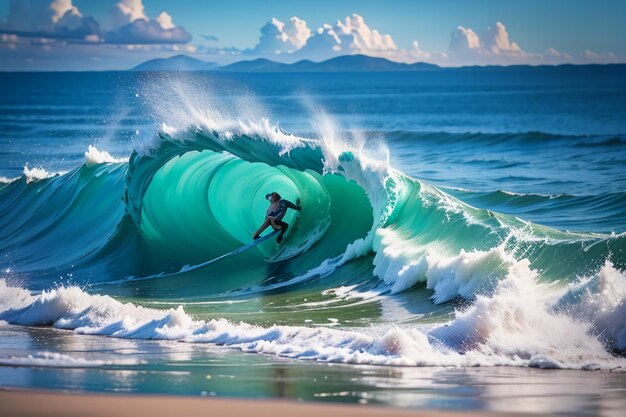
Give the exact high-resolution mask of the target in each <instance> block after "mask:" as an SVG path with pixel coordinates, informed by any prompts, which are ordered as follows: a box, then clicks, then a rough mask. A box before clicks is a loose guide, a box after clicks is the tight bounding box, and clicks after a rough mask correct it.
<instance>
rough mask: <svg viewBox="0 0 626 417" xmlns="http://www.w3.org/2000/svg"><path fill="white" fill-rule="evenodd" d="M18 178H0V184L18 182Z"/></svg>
mask: <svg viewBox="0 0 626 417" xmlns="http://www.w3.org/2000/svg"><path fill="white" fill-rule="evenodd" d="M19 178H20V177H14V178H9V177H0V184H10V183H12V182H13V181H15V180H18V179H19Z"/></svg>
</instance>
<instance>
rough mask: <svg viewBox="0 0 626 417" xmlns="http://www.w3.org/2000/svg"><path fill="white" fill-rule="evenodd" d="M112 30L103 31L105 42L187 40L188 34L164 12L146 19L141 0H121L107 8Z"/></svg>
mask: <svg viewBox="0 0 626 417" xmlns="http://www.w3.org/2000/svg"><path fill="white" fill-rule="evenodd" d="M111 18H112V22H113V23H112V24H113V30H111V31H108V32H106V33H105V34H104V39H105V41H106V42H107V43H120V44H156V43H171V44H176V43H188V42H190V41H191V35H190V34H189V33H188V32H187V31H186V30H185V29H184V28H182V27H179V26H176V25H175V24H174V22H173V20H172V16H170V15H169V14H168V13H167V12H161V14H159V16H158V17H157V18H156V19H150V18H149V17H148V16H146V14H145V12H144V6H143V2H142V0H122V1H120V2H119V3H117V4H115V5H114V6H113V8H112V9H111Z"/></svg>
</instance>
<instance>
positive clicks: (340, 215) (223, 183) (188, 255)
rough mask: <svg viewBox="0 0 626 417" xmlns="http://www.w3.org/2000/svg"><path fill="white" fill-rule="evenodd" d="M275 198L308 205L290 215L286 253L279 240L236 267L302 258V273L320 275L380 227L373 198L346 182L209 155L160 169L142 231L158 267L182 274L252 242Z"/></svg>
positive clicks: (190, 155)
mask: <svg viewBox="0 0 626 417" xmlns="http://www.w3.org/2000/svg"><path fill="white" fill-rule="evenodd" d="M271 191H276V192H278V193H280V194H281V196H282V197H283V198H285V199H288V200H290V201H292V202H295V201H296V200H297V199H300V200H301V205H302V207H303V210H302V212H301V213H297V212H296V211H294V210H288V212H287V214H286V215H285V217H284V220H285V221H286V222H287V223H288V224H290V225H291V226H290V230H289V231H288V233H287V237H286V240H285V242H284V243H283V244H282V245H280V246H279V245H278V244H277V243H276V242H275V241H274V240H273V239H271V240H269V241H266V242H264V243H262V244H260V245H258V246H256V247H254V248H253V249H251V250H249V251H247V252H244V253H242V254H240V255H238V256H237V257H236V262H234V263H233V262H231V264H232V265H229V266H231V267H232V266H234V267H236V268H241V267H243V266H246V265H255V264H256V265H258V264H259V263H267V262H268V261H270V262H271V261H275V260H284V259H289V258H293V257H296V256H297V257H298V258H299V264H300V266H305V265H307V264H308V265H309V266H311V267H314V266H316V263H317V264H319V262H321V261H323V260H324V259H328V258H329V257H333V256H337V255H340V254H341V253H342V252H343V251H344V250H345V248H346V246H347V245H348V244H349V243H351V242H353V241H354V240H356V239H358V238H360V237H363V236H365V235H366V233H367V232H368V231H369V230H370V228H371V226H372V221H373V218H372V208H371V206H370V204H369V201H368V200H367V197H366V195H365V192H364V191H363V189H362V188H360V187H359V186H358V185H357V184H356V183H355V182H353V181H348V180H346V179H345V178H344V177H342V176H340V175H335V174H328V175H320V174H319V173H317V172H315V171H312V170H303V171H301V170H297V169H294V168H288V167H285V166H282V165H278V166H270V165H267V164H265V163H262V162H248V161H246V160H243V159H241V158H238V157H237V156H234V155H232V154H229V153H219V152H213V151H209V150H205V151H189V152H186V153H184V154H182V155H180V156H175V157H173V158H172V159H170V160H169V161H167V162H166V163H165V164H164V165H163V166H161V167H160V169H158V171H157V172H156V173H155V174H154V176H153V178H152V180H151V181H150V184H149V185H148V187H147V189H146V192H145V194H144V196H143V201H142V209H141V221H140V224H139V230H140V233H141V235H142V237H143V240H144V241H145V243H146V245H147V247H148V250H149V252H150V253H152V254H153V255H155V256H154V258H155V259H159V258H161V259H168V260H169V262H170V264H171V265H172V266H174V267H175V266H177V265H178V266H180V265H184V264H196V263H200V262H203V261H206V260H209V259H213V258H215V257H218V256H221V255H223V254H225V253H228V252H230V251H232V250H234V249H237V248H238V247H241V246H242V245H245V244H247V243H250V242H251V239H252V235H253V233H254V232H255V231H256V230H257V228H258V227H259V225H260V224H261V223H262V222H263V220H264V216H265V211H266V209H267V206H268V202H267V200H266V199H265V195H266V194H267V193H269V192H271ZM265 233H269V229H268V230H267V231H266V232H265ZM308 249H312V250H308ZM309 252H311V253H309ZM210 268H212V269H215V268H219V264H217V265H216V266H215V267H210Z"/></svg>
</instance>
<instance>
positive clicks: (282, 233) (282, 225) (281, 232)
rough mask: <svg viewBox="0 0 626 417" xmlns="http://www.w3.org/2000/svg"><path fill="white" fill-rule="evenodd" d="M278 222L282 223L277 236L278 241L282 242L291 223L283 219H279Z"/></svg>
mask: <svg viewBox="0 0 626 417" xmlns="http://www.w3.org/2000/svg"><path fill="white" fill-rule="evenodd" d="M277 223H278V224H279V225H280V233H279V234H278V236H277V237H276V242H278V243H280V242H282V241H283V235H284V234H285V232H286V231H287V229H288V228H289V225H288V224H287V223H285V222H284V221H282V220H278V221H277Z"/></svg>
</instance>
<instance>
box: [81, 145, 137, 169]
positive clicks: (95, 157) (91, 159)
mask: <svg viewBox="0 0 626 417" xmlns="http://www.w3.org/2000/svg"><path fill="white" fill-rule="evenodd" d="M122 162H128V158H116V157H114V156H111V154H110V153H108V152H107V151H101V150H98V148H96V147H95V146H93V145H89V147H88V148H87V151H86V152H85V164H86V165H87V166H92V165H97V164H119V163H122Z"/></svg>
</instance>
